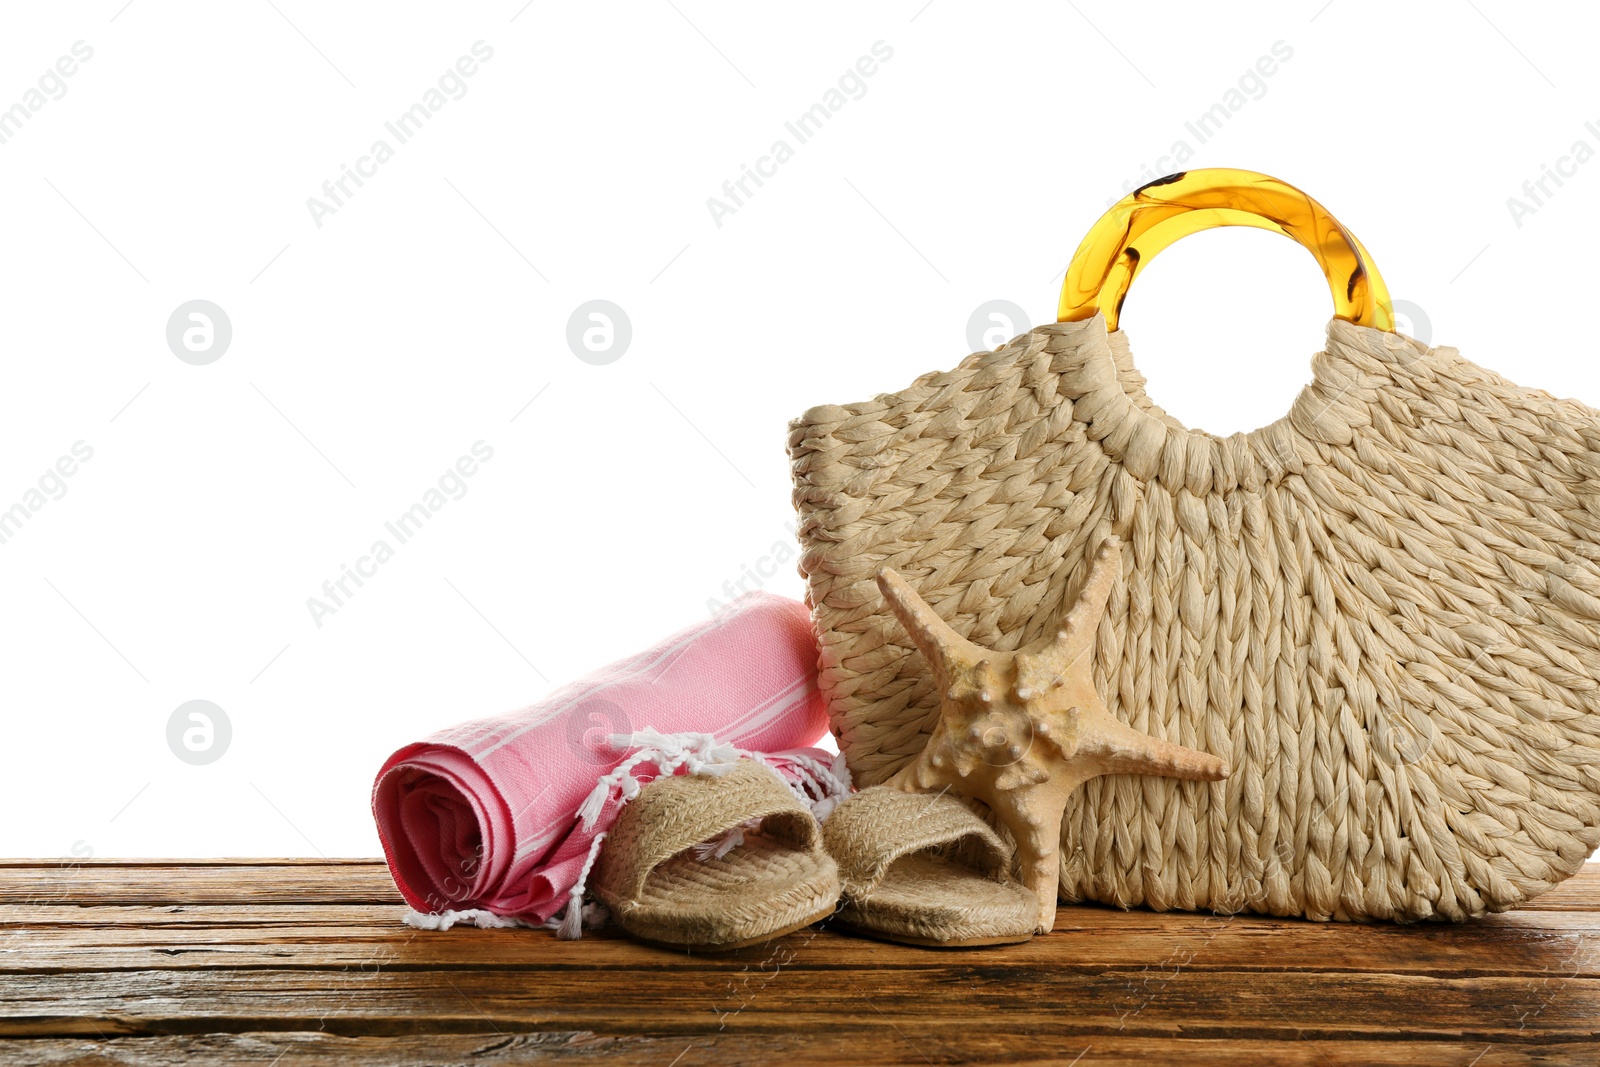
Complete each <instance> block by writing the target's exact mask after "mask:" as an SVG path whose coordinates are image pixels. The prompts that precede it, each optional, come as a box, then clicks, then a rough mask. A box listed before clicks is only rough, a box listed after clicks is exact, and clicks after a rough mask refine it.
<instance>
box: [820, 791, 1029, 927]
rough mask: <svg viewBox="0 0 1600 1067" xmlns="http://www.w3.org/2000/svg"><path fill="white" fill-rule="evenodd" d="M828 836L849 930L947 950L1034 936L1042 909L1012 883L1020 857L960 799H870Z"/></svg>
mask: <svg viewBox="0 0 1600 1067" xmlns="http://www.w3.org/2000/svg"><path fill="white" fill-rule="evenodd" d="M822 834H823V840H824V841H825V842H826V844H827V846H828V852H829V854H830V855H832V856H833V858H834V859H835V860H836V861H837V862H838V864H839V875H840V877H841V879H843V882H844V897H845V900H844V904H843V905H842V906H841V907H840V909H839V913H838V918H837V920H836V922H837V924H838V925H839V926H841V927H844V928H846V929H851V930H855V931H857V932H860V933H865V934H870V935H871V936H873V937H880V938H883V939H885V940H888V941H900V942H904V943H906V944H909V945H926V946H931V947H937V948H963V947H969V946H976V945H1008V944H1012V943H1014V942H1017V941H1026V940H1028V939H1029V938H1031V937H1032V936H1033V934H1034V929H1035V926H1036V923H1037V921H1038V914H1039V905H1038V902H1037V900H1036V899H1035V896H1034V894H1033V892H1032V891H1030V890H1029V889H1028V888H1027V887H1025V886H1023V885H1022V884H1021V883H1020V882H1017V881H1015V880H1014V879H1013V878H1012V876H1011V850H1010V849H1009V848H1007V847H1006V845H1005V843H1004V842H1002V841H1001V840H1000V837H999V835H997V834H996V833H995V832H994V831H993V830H991V829H990V828H989V826H988V824H987V823H985V822H984V821H983V820H982V819H980V818H978V816H976V815H974V814H973V813H972V811H971V810H970V809H969V808H967V807H966V805H965V804H963V803H962V802H961V801H959V800H957V799H956V798H955V797H952V796H949V795H948V794H944V793H940V794H926V793H907V792H903V791H901V790H899V789H893V788H890V787H888V786H874V787H873V788H871V789H863V790H862V791H861V792H859V793H857V794H856V795H855V796H853V797H851V798H850V799H849V800H846V801H845V802H844V803H843V804H840V805H839V806H838V807H837V808H836V809H834V812H833V814H832V815H830V816H829V817H828V821H827V822H826V823H824V824H823V826H822Z"/></svg>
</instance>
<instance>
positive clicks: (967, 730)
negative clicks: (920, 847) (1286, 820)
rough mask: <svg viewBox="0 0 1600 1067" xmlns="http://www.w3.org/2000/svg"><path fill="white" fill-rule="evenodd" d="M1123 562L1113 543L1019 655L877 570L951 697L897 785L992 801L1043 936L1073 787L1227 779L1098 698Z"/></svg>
mask: <svg viewBox="0 0 1600 1067" xmlns="http://www.w3.org/2000/svg"><path fill="white" fill-rule="evenodd" d="M1121 560H1122V547H1121V543H1120V542H1119V541H1118V540H1117V539H1116V538H1114V537H1113V538H1108V539H1107V540H1106V541H1105V543H1104V544H1102V545H1101V547H1100V550H1099V552H1098V553H1096V555H1095V559H1094V563H1093V565H1092V566H1091V567H1090V569H1089V577H1088V580H1087V581H1085V582H1084V586H1083V590H1082V591H1081V592H1080V593H1079V594H1078V599H1077V601H1076V602H1075V603H1074V604H1073V605H1072V610H1071V611H1069V612H1068V613H1067V618H1066V621H1065V622H1063V623H1062V625H1061V628H1060V630H1059V631H1058V632H1057V633H1056V634H1055V635H1054V636H1051V637H1046V638H1044V639H1043V640H1041V641H1038V642H1035V643H1034V644H1032V645H1029V646H1028V647H1027V648H1024V649H1021V650H1019V651H1016V652H993V651H990V650H989V649H986V648H981V647H979V646H978V645H975V644H973V643H972V642H971V641H968V640H967V639H966V638H964V637H962V636H961V635H960V634H958V633H956V632H955V631H954V630H953V629H951V628H950V626H949V625H947V624H946V623H945V621H944V620H943V619H941V618H940V617H939V616H938V615H937V614H936V613H935V612H934V610H933V609H932V608H930V607H929V606H928V605H927V604H926V603H924V602H923V600H922V598H921V597H919V596H918V595H917V594H916V591H915V590H913V589H912V588H911V587H910V586H909V585H907V584H906V582H905V580H904V579H903V578H901V577H900V576H899V575H898V574H896V573H895V572H894V571H892V570H890V569H889V568H887V567H885V568H883V569H882V570H880V571H879V572H878V587H879V588H880V589H882V590H883V595H884V599H885V600H887V601H888V603H889V607H890V608H892V609H893V610H894V613H895V615H896V616H897V617H898V618H899V619H900V622H901V625H903V626H904V627H905V629H906V633H907V634H909V635H910V637H911V640H912V641H914V642H916V645H917V648H919V649H921V650H922V655H923V657H924V658H926V659H927V661H928V663H929V665H930V666H931V667H932V668H933V673H934V677H935V680H936V682H937V684H938V686H939V688H940V691H941V692H942V694H943V696H942V701H941V707H940V717H939V721H938V723H937V724H935V726H934V728H933V733H932V735H931V736H929V738H928V743H927V746H926V747H925V748H924V749H923V750H922V752H921V754H920V755H918V756H917V758H916V759H914V760H912V761H911V762H910V763H908V764H906V766H904V767H902V768H901V769H900V770H899V771H898V772H897V773H896V774H895V775H894V776H893V777H892V778H890V779H889V782H888V784H889V785H892V786H894V787H896V788H899V789H903V790H906V791H907V792H913V793H926V792H931V791H933V790H938V789H948V790H949V791H950V792H952V793H957V794H959V795H962V796H968V797H974V798H976V799H978V800H981V801H983V802H984V803H985V804H987V805H989V807H990V808H991V809H993V810H994V812H995V814H996V815H998V816H999V817H1000V820H1001V822H1003V823H1005V825H1006V828H1007V829H1008V830H1010V831H1011V836H1012V839H1013V840H1014V841H1015V842H1016V845H1017V857H1018V859H1019V861H1020V865H1021V873H1022V880H1023V883H1024V884H1025V885H1027V886H1028V888H1030V889H1032V890H1033V891H1034V892H1035V893H1036V894H1037V895H1038V898H1039V927H1038V929H1039V932H1040V933H1048V932H1049V930H1050V928H1051V927H1052V926H1054V925H1055V917H1056V886H1057V883H1058V881H1059V878H1060V866H1059V862H1058V856H1059V853H1060V848H1061V818H1062V815H1063V814H1064V812H1065V810H1066V806H1067V798H1068V796H1070V795H1071V793H1072V791H1073V790H1074V789H1076V788H1077V787H1078V786H1079V785H1080V784H1082V783H1083V782H1086V781H1088V780H1089V779H1090V778H1093V777H1095V776H1097V775H1101V774H1159V775H1164V776H1166V777H1168V778H1189V779H1199V780H1205V781H1216V780H1218V779H1221V778H1226V777H1227V776H1228V767H1227V764H1225V763H1224V762H1223V761H1222V760H1220V759H1218V758H1217V757H1216V756H1210V755H1207V754H1206V753H1203V752H1196V751H1195V750H1193V749H1190V748H1184V747H1183V746H1182V745H1175V744H1173V743H1172V742H1170V741H1161V740H1157V739H1156V738H1154V737H1150V736H1149V735H1147V734H1142V733H1140V732H1139V731H1137V730H1135V729H1133V728H1132V727H1131V726H1127V725H1125V724H1123V723H1121V722H1119V721H1117V719H1116V718H1114V717H1113V716H1112V714H1111V713H1110V712H1109V711H1107V710H1106V706H1105V703H1104V702H1103V701H1102V700H1101V699H1100V694H1099V693H1098V692H1096V691H1095V687H1094V677H1093V675H1092V673H1091V660H1092V658H1093V657H1092V655H1091V654H1092V653H1093V651H1094V641H1095V631H1096V629H1097V628H1098V627H1099V625H1100V617H1101V615H1103V614H1104V613H1105V608H1106V600H1107V598H1109V597H1110V595H1111V585H1112V583H1113V582H1114V581H1116V579H1117V577H1118V576H1119V575H1120V574H1121Z"/></svg>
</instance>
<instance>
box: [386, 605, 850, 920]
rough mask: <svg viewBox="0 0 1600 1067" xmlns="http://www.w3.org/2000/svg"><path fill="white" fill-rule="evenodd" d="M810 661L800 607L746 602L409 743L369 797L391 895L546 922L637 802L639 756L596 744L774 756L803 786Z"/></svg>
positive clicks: (818, 710)
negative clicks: (521, 702) (511, 705)
mask: <svg viewBox="0 0 1600 1067" xmlns="http://www.w3.org/2000/svg"><path fill="white" fill-rule="evenodd" d="M816 663H817V651H816V644H815V639H814V638H813V637H812V632H811V620H810V616H809V614H808V612H807V611H806V608H805V606H804V605H803V604H800V603H798V602H796V601H793V600H789V599H786V598H784V597H779V596H773V595H771V594H768V593H754V594H751V595H748V596H745V597H742V598H741V599H740V600H739V601H737V602H735V603H734V604H733V605H731V606H730V607H729V608H728V609H727V610H726V611H725V612H723V613H722V614H720V615H718V616H716V617H715V618H712V619H709V620H707V621H706V622H703V623H700V624H699V625H696V626H691V627H689V628H688V629H685V630H682V631H680V632H678V633H676V634H673V635H672V636H671V637H669V638H667V639H666V640H665V641H662V642H661V643H660V644H658V645H656V646H655V647H654V648H651V649H650V650H649V651H647V652H642V653H640V654H638V655H636V656H631V657H629V658H627V659H624V660H620V661H618V662H616V663H613V664H610V665H609V666H606V667H602V668H600V669H599V670H597V671H595V672H593V673H591V674H589V675H587V676H585V677H584V678H581V679H579V680H578V681H576V682H573V683H571V684H569V685H566V686H563V687H562V688H560V689H558V690H556V691H555V692H554V693H552V694H550V695H549V696H547V697H546V698H544V699H543V700H541V701H539V702H538V703H536V704H534V705H532V706H531V707H527V708H524V709H522V710H520V711H514V712H511V713H509V714H506V715H501V716H497V717H495V718H488V719H477V720H474V721H472V722H466V723H462V724H460V725H458V726H453V727H451V728H449V729H447V730H443V731H441V732H440V733H437V734H434V735H433V736H432V737H430V738H428V739H427V740H425V741H420V742H418V743H416V744H412V745H407V746H406V747H405V748H402V749H401V750H400V751H398V752H396V753H395V754H394V755H393V756H390V757H389V760H388V762H386V763H385V764H384V765H383V769H382V770H381V771H379V772H378V779H377V782H376V783H375V785H374V786H373V793H372V810H373V815H374V817H375V818H376V819H377V823H378V836H379V838H380V839H381V840H382V842H383V851H384V856H385V857H386V858H387V859H388V861H389V870H390V872H391V873H392V874H393V875H394V880H395V884H396V885H397V886H398V887H399V889H400V892H401V894H402V895H403V896H404V897H405V899H406V902H407V903H408V904H410V905H411V907H412V908H413V909H415V910H416V911H417V912H421V913H424V914H435V913H441V912H460V911H482V912H490V913H493V915H495V916H503V917H507V918H509V919H512V920H517V921H522V922H532V923H548V922H549V921H550V920H551V919H552V917H553V916H554V915H555V914H556V913H557V912H559V911H561V910H562V908H563V907H564V906H565V905H567V903H568V901H569V892H570V891H571V890H572V889H573V888H574V887H575V886H578V885H579V883H580V882H581V880H582V878H583V877H584V876H585V875H586V874H587V873H588V869H589V866H590V865H592V863H593V861H594V855H595V852H596V851H597V847H598V846H597V839H598V838H599V835H601V834H602V833H603V832H604V831H605V830H606V829H607V828H608V827H609V826H610V825H611V823H612V821H614V819H615V818H616V812H617V810H618V808H619V807H620V806H621V804H622V802H623V799H624V794H628V795H631V793H632V792H636V791H637V784H636V780H635V779H634V778H632V777H629V776H630V775H632V774H634V773H637V770H638V769H642V764H641V763H640V760H639V759H638V755H637V753H636V754H635V759H633V760H629V761H628V762H627V763H626V764H625V763H624V760H625V758H626V757H627V756H628V753H629V749H628V748H625V747H624V748H620V749H614V748H612V747H611V742H610V738H612V737H613V736H614V735H630V734H633V733H635V732H642V731H657V732H659V734H695V735H712V736H714V738H715V740H716V741H717V742H720V743H721V748H720V751H722V752H724V753H726V752H728V751H729V748H728V746H736V747H737V748H739V749H744V750H750V751H752V752H755V753H773V754H782V758H777V757H776V756H775V757H774V758H771V759H768V760H766V762H767V763H768V765H769V766H772V767H773V768H774V769H775V770H777V771H778V772H779V773H780V774H781V775H785V776H789V777H791V779H792V778H793V777H795V776H799V777H804V776H805V775H806V770H805V768H806V766H807V765H810V766H812V767H813V769H814V766H815V764H816V763H817V762H819V761H820V762H821V763H822V764H823V765H827V764H829V763H830V762H831V761H832V760H833V759H834V757H833V756H832V755H830V754H829V753H826V752H822V751H820V750H815V749H809V750H805V749H802V746H806V745H810V744H812V743H813V742H815V741H817V740H818V739H819V738H821V737H822V735H823V734H824V732H826V730H827V716H826V713H825V712H824V710H823V703H822V698H821V696H820V694H819V693H818V692H817V677H816V673H817V671H816ZM655 736H658V735H655ZM617 741H618V743H624V742H625V741H626V737H625V736H623V737H618V738H617ZM704 741H705V742H706V743H707V744H709V741H710V738H705V739H704ZM634 743H635V744H637V743H639V742H638V740H635V742H634ZM701 747H702V750H704V749H705V746H704V745H702V746H701ZM785 750H800V751H794V752H788V753H786V752H785ZM691 759H692V758H691ZM675 762H676V765H677V767H679V768H682V767H683V766H684V762H683V759H682V758H680V759H679V760H678V761H675ZM619 765H622V766H620V767H619ZM608 776H609V778H610V781H609V782H605V781H602V780H603V779H607V778H608ZM651 776H652V775H649V774H646V775H644V776H643V777H642V778H640V779H638V780H648V779H649V777H651ZM791 788H794V786H793V785H792V786H791ZM591 796H593V797H594V799H593V800H590V798H591ZM819 799H820V798H819ZM585 801H589V805H588V807H587V809H586V810H585V812H584V814H585V816H586V818H583V819H580V818H579V817H578V813H579V810H580V808H582V807H584V805H585ZM591 820H592V821H591ZM573 895H574V896H576V894H573ZM577 918H578V912H577V909H575V908H574V909H571V911H570V913H569V923H568V924H567V925H570V926H572V927H574V929H575V927H576V920H577Z"/></svg>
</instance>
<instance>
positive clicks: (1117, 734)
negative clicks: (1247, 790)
mask: <svg viewBox="0 0 1600 1067" xmlns="http://www.w3.org/2000/svg"><path fill="white" fill-rule="evenodd" d="M1078 755H1079V756H1087V757H1089V758H1090V759H1092V760H1094V761H1095V763H1096V764H1097V766H1098V767H1099V769H1100V773H1101V774H1155V775H1160V776H1161V777H1163V778H1187V779H1190V780H1195V781H1206V782H1215V781H1219V780H1221V779H1223V778H1226V777H1228V765H1227V763H1225V762H1223V761H1222V760H1221V759H1219V758H1217V757H1216V756H1213V755H1210V754H1209V753H1205V752H1197V751H1195V750H1194V749H1192V748H1185V747H1184V746H1183V745H1176V744H1173V743H1172V742H1171V741H1162V740H1160V739H1158V738H1154V737H1151V736H1150V735H1149V734H1144V733H1140V732H1139V731H1138V730H1135V729H1134V728H1133V727H1131V726H1129V725H1127V724H1126V723H1123V722H1120V721H1118V720H1117V719H1115V718H1113V717H1112V715H1111V714H1110V713H1109V712H1106V711H1099V710H1097V711H1091V712H1088V713H1087V714H1084V715H1083V716H1082V717H1081V718H1080V719H1079V721H1078Z"/></svg>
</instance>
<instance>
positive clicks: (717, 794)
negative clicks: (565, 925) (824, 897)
mask: <svg viewBox="0 0 1600 1067" xmlns="http://www.w3.org/2000/svg"><path fill="white" fill-rule="evenodd" d="M753 819H765V820H766V821H765V822H764V823H762V832H763V833H765V834H767V835H768V836H771V837H774V838H777V839H779V840H781V841H784V842H785V843H787V844H789V845H791V846H793V847H794V848H796V849H800V850H802V851H807V852H810V851H814V850H816V848H817V847H818V845H819V843H820V835H819V834H818V829H817V820H816V818H815V817H814V816H812V814H811V812H810V811H809V810H807V809H806V807H805V805H803V804H801V803H800V801H799V800H797V799H796V798H795V795H794V794H793V793H791V792H790V791H789V787H788V786H786V785H784V784H783V781H782V780H781V779H780V778H779V777H778V775H777V773H776V772H775V771H772V770H770V769H768V768H767V767H765V766H763V765H762V764H760V763H757V762H755V761H754V760H742V761H741V762H740V763H739V764H738V765H737V766H735V767H734V768H733V769H732V770H730V771H727V772H726V773H724V774H680V775H673V776H671V777H667V778H657V779H656V780H655V781H653V782H651V783H649V784H648V785H646V786H645V787H644V788H643V789H641V790H640V791H639V795H638V796H637V797H635V798H634V799H633V800H631V801H630V802H629V803H628V804H627V805H626V806H625V807H623V809H622V811H621V812H619V813H618V815H617V821H616V824H615V825H614V826H613V827H612V828H611V831H610V838H609V840H608V841H607V843H606V847H605V850H604V851H603V852H602V853H601V855H600V862H599V863H598V865H597V866H596V869H595V885H596V888H598V889H599V890H601V891H602V892H603V893H605V894H606V895H609V896H612V897H620V898H626V899H630V900H631V899H634V898H637V897H638V896H639V894H640V893H641V892H642V891H643V889H644V885H645V881H646V880H647V879H648V878H649V877H650V872H651V871H653V870H655V868H656V867H657V866H659V865H660V864H662V863H663V862H665V861H666V860H669V859H671V858H672V857H673V856H676V855H677V854H678V853H680V852H682V851H683V850H684V849H687V848H690V847H692V846H694V845H697V844H699V843H701V842H702V841H709V840H711V839H712V838H714V837H717V836H718V835H720V834H722V833H724V832H726V831H728V830H732V829H734V828H735V827H737V826H740V825H742V824H744V823H747V822H749V821H751V820H753Z"/></svg>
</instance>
